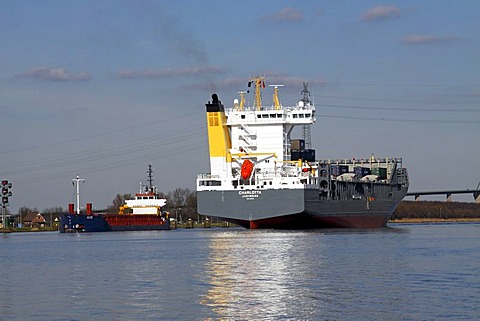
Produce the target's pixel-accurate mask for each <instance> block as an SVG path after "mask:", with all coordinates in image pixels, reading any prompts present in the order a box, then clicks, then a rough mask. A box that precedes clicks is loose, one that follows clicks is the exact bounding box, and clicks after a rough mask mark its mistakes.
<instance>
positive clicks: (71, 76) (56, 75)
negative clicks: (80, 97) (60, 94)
mask: <svg viewBox="0 0 480 321" xmlns="http://www.w3.org/2000/svg"><path fill="white" fill-rule="evenodd" d="M18 76H19V77H23V78H33V79H40V80H47V81H79V80H90V79H91V78H92V77H91V76H90V74H88V73H84V72H82V73H70V72H68V71H66V70H65V69H64V68H48V67H37V68H32V69H30V70H29V71H27V72H24V73H22V74H20V75H18Z"/></svg>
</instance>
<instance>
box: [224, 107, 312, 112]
mask: <svg viewBox="0 0 480 321" xmlns="http://www.w3.org/2000/svg"><path fill="white" fill-rule="evenodd" d="M281 110H284V111H292V110H307V111H308V110H315V106H314V105H306V106H280V109H276V108H275V106H273V105H271V106H261V107H260V109H257V107H253V106H248V107H244V109H243V110H240V111H239V110H236V109H235V108H227V109H226V110H225V112H226V113H227V114H230V113H242V112H246V111H281Z"/></svg>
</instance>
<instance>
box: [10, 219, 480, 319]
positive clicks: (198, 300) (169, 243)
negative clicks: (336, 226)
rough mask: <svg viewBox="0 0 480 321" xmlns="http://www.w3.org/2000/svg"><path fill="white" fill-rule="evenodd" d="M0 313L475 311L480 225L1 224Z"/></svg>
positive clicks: (180, 315) (407, 314) (203, 315)
mask: <svg viewBox="0 0 480 321" xmlns="http://www.w3.org/2000/svg"><path fill="white" fill-rule="evenodd" d="M0 273H1V275H0V320H462V319H463V320H474V319H477V320H478V319H480V304H479V299H480V224H472V223H468V224H467V223H465V224H431V225H428V224H412V225H403V224H391V225H390V226H389V228H384V229H377V230H320V231H274V230H244V229H233V228H227V229H221V228H218V229H190V230H185V229H182V230H180V229H179V230H173V231H149V232H111V233H92V234H59V233H15V234H3V235H0Z"/></svg>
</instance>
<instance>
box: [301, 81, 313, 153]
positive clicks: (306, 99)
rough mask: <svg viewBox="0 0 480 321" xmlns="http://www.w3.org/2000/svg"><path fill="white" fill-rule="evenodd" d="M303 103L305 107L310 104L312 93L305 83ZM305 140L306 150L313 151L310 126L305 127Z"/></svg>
mask: <svg viewBox="0 0 480 321" xmlns="http://www.w3.org/2000/svg"><path fill="white" fill-rule="evenodd" d="M302 95H303V98H302V102H303V105H304V106H307V105H309V104H310V91H309V90H308V83H307V82H304V83H303V90H302ZM302 129H303V140H304V141H305V148H306V149H311V148H312V138H311V133H310V125H303V128H302Z"/></svg>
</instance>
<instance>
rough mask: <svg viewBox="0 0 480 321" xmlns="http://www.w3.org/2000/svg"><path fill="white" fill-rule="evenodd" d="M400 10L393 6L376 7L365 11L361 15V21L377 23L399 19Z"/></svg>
mask: <svg viewBox="0 0 480 321" xmlns="http://www.w3.org/2000/svg"><path fill="white" fill-rule="evenodd" d="M400 15H401V12H400V9H398V8H397V7H395V6H378V7H374V8H371V9H369V10H367V11H366V12H365V13H364V14H363V15H362V20H363V21H379V20H390V19H396V18H399V17H400Z"/></svg>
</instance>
